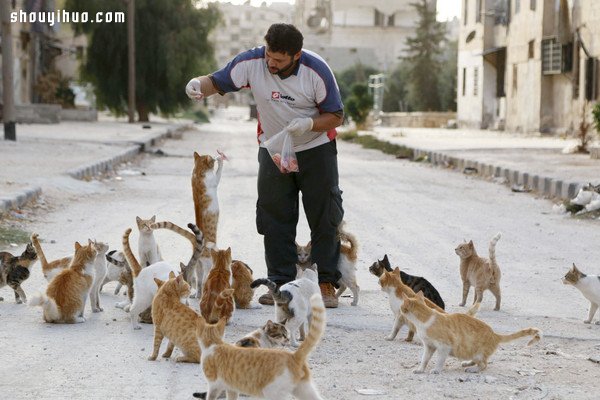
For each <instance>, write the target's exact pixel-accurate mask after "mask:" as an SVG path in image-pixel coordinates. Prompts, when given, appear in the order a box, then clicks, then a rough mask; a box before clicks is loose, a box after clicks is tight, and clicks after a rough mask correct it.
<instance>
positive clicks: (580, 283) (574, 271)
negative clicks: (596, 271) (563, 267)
mask: <svg viewBox="0 0 600 400" xmlns="http://www.w3.org/2000/svg"><path fill="white" fill-rule="evenodd" d="M563 283H564V284H565V285H572V286H574V287H575V288H577V290H579V291H580V292H581V294H583V296H584V297H585V298H586V299H588V300H589V301H590V311H589V313H588V318H587V319H586V320H585V321H583V322H584V323H586V324H590V323H592V320H593V319H594V314H596V310H598V306H599V305H600V276H598V275H586V274H584V273H583V272H581V271H580V270H579V269H578V268H577V267H576V266H575V264H573V267H571V269H570V270H569V271H568V272H567V273H566V275H565V276H564V278H563ZM596 325H600V320H599V321H596Z"/></svg>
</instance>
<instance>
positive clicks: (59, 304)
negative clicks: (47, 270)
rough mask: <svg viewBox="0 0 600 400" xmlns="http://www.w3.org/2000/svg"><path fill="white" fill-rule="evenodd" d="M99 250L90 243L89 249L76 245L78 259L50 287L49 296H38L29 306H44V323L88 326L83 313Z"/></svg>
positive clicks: (75, 256)
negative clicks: (85, 324) (83, 324)
mask: <svg viewBox="0 0 600 400" xmlns="http://www.w3.org/2000/svg"><path fill="white" fill-rule="evenodd" d="M95 259H96V250H95V249H94V244H93V242H92V241H91V240H90V241H88V245H87V246H81V245H80V244H79V242H75V255H74V256H73V261H71V265H70V266H69V268H67V269H63V270H62V271H61V272H60V273H59V274H58V275H56V277H54V279H52V281H51V282H50V284H49V285H48V288H47V289H46V294H45V295H44V294H38V295H37V296H34V298H33V299H31V301H30V303H29V305H31V306H42V308H43V309H44V321H46V322H51V323H67V324H73V323H79V322H85V318H84V317H83V310H84V308H85V301H86V299H87V296H88V294H89V291H90V288H91V286H92V281H93V279H94V260H95Z"/></svg>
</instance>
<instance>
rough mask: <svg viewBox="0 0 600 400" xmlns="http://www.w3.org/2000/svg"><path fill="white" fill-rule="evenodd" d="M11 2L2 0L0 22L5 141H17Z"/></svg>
mask: <svg viewBox="0 0 600 400" xmlns="http://www.w3.org/2000/svg"><path fill="white" fill-rule="evenodd" d="M10 3H11V2H10V1H1V0H0V21H1V22H2V100H3V103H4V107H3V110H2V120H3V121H4V139H5V140H14V141H16V140H17V130H16V126H15V98H14V89H13V82H14V79H13V47H12V35H11V32H10Z"/></svg>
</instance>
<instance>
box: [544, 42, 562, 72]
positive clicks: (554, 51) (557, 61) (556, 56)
mask: <svg viewBox="0 0 600 400" xmlns="http://www.w3.org/2000/svg"><path fill="white" fill-rule="evenodd" d="M561 64H562V48H561V45H560V43H558V40H557V39H556V38H547V39H542V74H544V75H553V74H560V73H561Z"/></svg>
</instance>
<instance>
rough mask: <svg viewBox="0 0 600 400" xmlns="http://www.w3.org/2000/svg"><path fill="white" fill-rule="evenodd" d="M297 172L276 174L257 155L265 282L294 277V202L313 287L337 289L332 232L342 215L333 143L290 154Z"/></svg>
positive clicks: (268, 161)
mask: <svg viewBox="0 0 600 400" xmlns="http://www.w3.org/2000/svg"><path fill="white" fill-rule="evenodd" d="M296 157H297V159H298V168H299V170H300V172H296V173H288V174H282V173H281V172H279V169H277V167H276V166H275V163H273V161H272V160H271V157H270V156H269V152H268V151H267V149H265V148H262V147H261V148H259V151H258V163H259V168H258V201H257V203H256V228H257V230H258V233H260V234H261V235H263V236H264V245H265V262H266V264H267V271H268V276H269V279H271V280H272V281H274V282H276V283H278V284H283V283H287V282H289V281H292V280H294V279H295V278H296V263H297V261H298V257H297V255H296V244H295V239H296V225H297V224H298V215H299V208H298V207H299V200H298V192H301V193H302V205H303V207H304V213H305V214H306V218H307V220H308V225H309V227H310V231H311V233H310V238H311V242H312V252H311V257H312V261H313V263H316V264H317V266H318V269H319V282H321V283H323V282H329V283H332V284H334V285H336V286H337V281H338V280H339V279H340V277H341V274H340V272H339V271H338V267H337V264H338V259H339V256H340V242H339V240H338V238H337V227H338V225H339V224H340V222H341V221H342V218H343V216H344V209H343V208H342V191H341V190H340V188H339V186H338V166H337V148H336V142H335V140H334V141H331V142H329V143H326V144H323V145H321V146H317V147H315V148H312V149H309V150H305V151H301V152H298V153H296Z"/></svg>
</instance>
